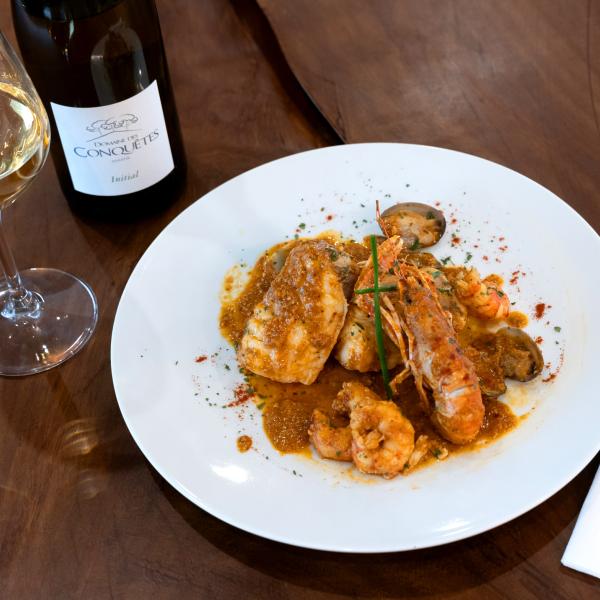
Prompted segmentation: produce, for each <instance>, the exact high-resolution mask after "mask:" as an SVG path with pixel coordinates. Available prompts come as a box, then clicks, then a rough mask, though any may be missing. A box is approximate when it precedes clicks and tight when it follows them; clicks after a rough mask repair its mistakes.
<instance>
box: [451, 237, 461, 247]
mask: <svg viewBox="0 0 600 600" xmlns="http://www.w3.org/2000/svg"><path fill="white" fill-rule="evenodd" d="M451 241H452V245H453V246H458V244H460V238H459V237H458V236H456V235H453V236H452V240H451Z"/></svg>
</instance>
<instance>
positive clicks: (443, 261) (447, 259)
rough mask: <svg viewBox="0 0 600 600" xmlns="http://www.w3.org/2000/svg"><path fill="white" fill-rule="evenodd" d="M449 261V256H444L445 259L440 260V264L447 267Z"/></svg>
mask: <svg viewBox="0 0 600 600" xmlns="http://www.w3.org/2000/svg"><path fill="white" fill-rule="evenodd" d="M451 260H452V257H451V256H446V258H442V264H444V265H447V264H448V263H449V262H450V261H451Z"/></svg>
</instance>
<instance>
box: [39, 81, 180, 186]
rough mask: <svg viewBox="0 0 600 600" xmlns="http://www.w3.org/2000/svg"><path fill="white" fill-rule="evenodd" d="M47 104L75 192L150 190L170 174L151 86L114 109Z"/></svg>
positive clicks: (154, 88)
mask: <svg viewBox="0 0 600 600" xmlns="http://www.w3.org/2000/svg"><path fill="white" fill-rule="evenodd" d="M50 105H51V106H52V112H53V114H54V120H55V121H56V128H57V129H58V135H59V136H60V141H61V144H62V147H63V150H64V153H65V157H66V159H67V165H68V166H69V172H70V174H71V179H72V180H73V187H74V188H75V189H76V190H78V191H79V192H83V193H85V194H92V195H94V196H119V195H121V194H130V193H132V192H138V191H140V190H143V189H145V188H147V187H150V186H151V185H154V184H155V183H157V182H158V181H160V180H161V179H163V178H164V177H166V176H167V175H168V174H169V173H170V172H171V171H172V170H173V168H174V164H173V154H172V153H171V145H170V144H169V136H168V135H167V126H166V125H165V117H164V115H163V111H162V105H161V103H160V95H159V93H158V86H157V85H156V81H154V82H152V84H151V85H149V86H148V87H147V88H146V89H145V90H143V91H141V92H140V93H139V94H136V95H135V96H132V97H131V98H128V99H127V100H123V101H121V102H115V103H114V104H107V105H105V106H96V107H92V108H79V107H73V106H63V105H61V104H55V103H54V102H51V103H50Z"/></svg>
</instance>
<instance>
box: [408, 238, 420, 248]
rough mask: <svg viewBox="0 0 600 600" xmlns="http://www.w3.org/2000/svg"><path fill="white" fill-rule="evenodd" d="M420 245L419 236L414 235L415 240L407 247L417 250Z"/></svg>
mask: <svg viewBox="0 0 600 600" xmlns="http://www.w3.org/2000/svg"><path fill="white" fill-rule="evenodd" d="M420 247H421V244H420V242H419V238H418V237H416V238H415V241H414V242H413V243H412V244H411V245H410V246H409V247H408V249H409V250H418V249H419V248H420Z"/></svg>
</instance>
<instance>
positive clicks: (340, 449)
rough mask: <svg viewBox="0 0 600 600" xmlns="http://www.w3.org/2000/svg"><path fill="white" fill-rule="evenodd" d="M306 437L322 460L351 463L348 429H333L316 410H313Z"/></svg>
mask: <svg viewBox="0 0 600 600" xmlns="http://www.w3.org/2000/svg"><path fill="white" fill-rule="evenodd" d="M308 437H309V438H310V441H311V442H312V444H313V446H314V447H315V448H316V450H317V452H318V453H319V454H320V455H321V457H322V458H329V459H332V460H344V461H352V432H351V431H350V427H333V426H332V425H331V421H330V419H329V417H328V416H327V415H326V414H325V413H324V412H323V411H322V410H319V409H318V408H315V410H313V413H312V417H311V419H310V427H309V428H308Z"/></svg>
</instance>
